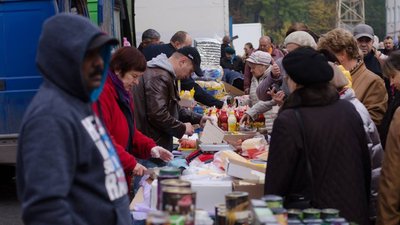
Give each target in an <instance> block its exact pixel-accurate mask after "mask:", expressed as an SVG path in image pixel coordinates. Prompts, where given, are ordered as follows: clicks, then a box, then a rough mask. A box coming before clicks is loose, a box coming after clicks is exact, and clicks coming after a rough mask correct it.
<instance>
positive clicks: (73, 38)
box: [36, 13, 111, 102]
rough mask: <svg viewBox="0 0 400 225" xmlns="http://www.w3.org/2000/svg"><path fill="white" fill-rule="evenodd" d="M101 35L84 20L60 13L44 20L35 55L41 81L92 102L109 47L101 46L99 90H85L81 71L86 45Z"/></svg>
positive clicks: (103, 79) (106, 64)
mask: <svg viewBox="0 0 400 225" xmlns="http://www.w3.org/2000/svg"><path fill="white" fill-rule="evenodd" d="M71 27H74V29H71ZM102 33H103V32H102V31H101V30H100V29H99V28H98V27H97V26H95V25H94V24H93V23H92V22H90V21H89V19H87V18H85V17H77V16H74V15H72V14H66V13H60V14H58V15H56V16H53V17H51V18H50V19H48V20H46V21H45V23H44V24H43V29H42V34H41V36H40V38H39V44H38V50H37V55H36V65H37V67H38V68H39V70H40V72H41V73H42V75H43V77H44V78H45V79H47V80H49V81H50V82H52V83H53V84H55V85H56V86H57V87H59V88H60V89H62V90H63V91H65V92H67V93H69V94H70V95H73V96H75V97H76V98H79V99H81V100H82V101H84V102H89V101H95V100H96V99H97V97H98V95H100V92H101V90H102V88H103V86H104V82H105V79H106V71H107V67H108V61H109V58H110V49H111V46H109V45H105V46H104V47H103V49H102V51H101V54H102V57H103V60H104V70H103V78H102V85H101V86H100V87H99V88H97V89H95V90H93V91H92V92H89V91H88V90H87V88H86V85H85V83H84V81H83V77H82V70H81V68H82V64H83V60H84V57H85V53H86V51H87V49H88V46H89V44H90V43H91V41H92V40H93V39H94V38H95V37H96V36H98V35H101V34H102Z"/></svg>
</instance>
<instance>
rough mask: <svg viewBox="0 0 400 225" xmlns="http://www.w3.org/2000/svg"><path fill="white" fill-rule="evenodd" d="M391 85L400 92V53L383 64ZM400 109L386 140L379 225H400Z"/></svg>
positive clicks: (380, 185)
mask: <svg viewBox="0 0 400 225" xmlns="http://www.w3.org/2000/svg"><path fill="white" fill-rule="evenodd" d="M383 74H384V75H385V76H387V77H388V78H390V85H391V86H394V87H395V88H396V89H397V90H400V52H399V51H396V52H393V53H392V54H391V55H390V56H389V58H388V59H387V60H386V61H385V63H384V64H383ZM399 128H400V107H398V108H397V109H396V111H395V113H394V115H393V118H392V121H391V123H390V128H389V133H388V135H387V139H386V148H385V157H384V160H383V166H382V172H381V177H380V182H379V198H378V218H377V224H378V225H392V224H393V225H394V224H400V179H399V178H400V129H399Z"/></svg>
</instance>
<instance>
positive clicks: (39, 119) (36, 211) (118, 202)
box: [17, 14, 132, 225]
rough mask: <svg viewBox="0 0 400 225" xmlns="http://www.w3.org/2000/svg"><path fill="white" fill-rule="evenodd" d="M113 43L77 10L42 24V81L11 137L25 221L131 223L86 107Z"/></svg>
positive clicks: (112, 161) (119, 174)
mask: <svg viewBox="0 0 400 225" xmlns="http://www.w3.org/2000/svg"><path fill="white" fill-rule="evenodd" d="M117 43H118V41H117V40H116V39H113V38H111V37H110V36H108V35H106V34H104V33H102V32H101V31H100V29H99V28H98V27H96V26H95V25H93V24H92V23H91V22H90V21H89V20H88V19H87V18H84V17H81V16H77V15H72V14H58V15H56V16H54V17H52V18H50V19H48V20H47V21H46V22H45V23H44V25H43V30H42V34H41V36H40V39H39V46H38V50H37V56H36V63H37V66H38V68H39V70H40V72H41V73H42V74H43V78H44V82H43V84H42V85H41V87H40V89H39V91H38V93H37V94H36V96H35V97H34V98H33V100H32V102H31V104H30V105H29V107H28V109H27V111H26V113H25V116H24V119H23V121H22V126H21V131H20V137H19V144H18V156H17V188H18V196H19V199H20V201H21V203H22V218H23V220H24V223H25V224H29V225H36V224H41V225H54V224H57V225H61V224H65V225H67V224H68V225H70V224H76V225H77V224H80V225H86V224H96V225H100V224H104V225H110V224H115V225H130V224H132V221H131V217H130V212H129V199H128V196H127V191H128V188H127V184H126V181H125V176H124V171H123V168H122V167H121V164H120V162H119V159H118V155H117V154H116V152H115V149H114V147H113V144H112V142H111V140H110V138H109V136H108V135H107V133H106V131H105V128H104V127H103V125H102V123H101V122H100V120H99V118H97V117H96V116H95V114H94V113H93V111H92V108H91V104H92V102H94V101H96V99H97V98H98V96H99V94H100V92H101V89H102V86H103V84H104V81H105V78H106V72H105V71H107V65H108V60H109V57H110V53H111V46H112V45H115V44H117Z"/></svg>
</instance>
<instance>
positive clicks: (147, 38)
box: [138, 29, 161, 52]
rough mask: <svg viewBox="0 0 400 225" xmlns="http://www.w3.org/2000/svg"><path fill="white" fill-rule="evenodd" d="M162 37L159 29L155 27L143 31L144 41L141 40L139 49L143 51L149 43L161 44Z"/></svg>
mask: <svg viewBox="0 0 400 225" xmlns="http://www.w3.org/2000/svg"><path fill="white" fill-rule="evenodd" d="M160 38H161V35H160V33H158V31H156V30H154V29H147V30H145V31H143V34H142V42H140V45H139V47H138V50H139V51H141V52H143V49H145V48H146V47H147V46H149V45H158V44H160Z"/></svg>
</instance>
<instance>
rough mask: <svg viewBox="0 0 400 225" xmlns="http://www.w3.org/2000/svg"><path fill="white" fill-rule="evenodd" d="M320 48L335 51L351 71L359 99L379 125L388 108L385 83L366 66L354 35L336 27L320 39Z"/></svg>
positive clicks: (341, 62) (340, 60)
mask: <svg viewBox="0 0 400 225" xmlns="http://www.w3.org/2000/svg"><path fill="white" fill-rule="evenodd" d="M318 49H327V50H329V51H331V52H332V53H334V54H335V56H336V57H337V58H338V60H339V62H340V64H341V65H343V66H344V68H345V69H346V70H348V71H350V74H351V77H352V79H353V89H354V92H355V93H356V97H357V99H358V100H360V101H361V102H362V103H363V104H364V106H365V107H366V108H367V110H368V112H369V114H370V115H371V118H372V120H373V121H374V123H375V125H377V126H379V125H380V124H381V121H382V119H383V116H384V115H385V112H386V109H387V100H388V94H387V91H386V88H385V83H384V81H383V79H382V78H380V77H379V76H378V75H376V74H374V73H373V72H371V71H370V70H368V69H367V68H366V67H365V64H364V62H363V60H362V56H361V55H360V51H359V48H358V45H357V41H356V40H355V38H354V37H353V35H352V34H351V33H350V32H349V31H346V30H344V29H341V28H336V29H334V30H332V31H329V32H328V33H326V34H325V35H323V36H322V37H321V38H320V39H319V41H318Z"/></svg>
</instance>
